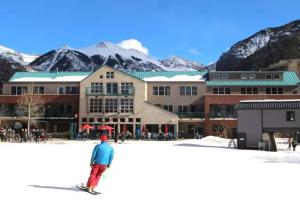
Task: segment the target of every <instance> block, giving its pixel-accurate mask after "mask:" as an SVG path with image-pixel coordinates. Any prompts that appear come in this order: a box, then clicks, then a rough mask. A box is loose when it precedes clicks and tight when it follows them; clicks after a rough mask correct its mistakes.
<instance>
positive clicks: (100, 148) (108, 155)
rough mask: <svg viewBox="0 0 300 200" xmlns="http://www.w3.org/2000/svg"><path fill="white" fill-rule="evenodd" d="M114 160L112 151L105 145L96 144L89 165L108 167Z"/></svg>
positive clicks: (103, 143) (104, 143)
mask: <svg viewBox="0 0 300 200" xmlns="http://www.w3.org/2000/svg"><path fill="white" fill-rule="evenodd" d="M113 158H114V149H113V148H112V147H111V146H110V145H109V144H108V143H107V142H102V143H100V144H97V145H96V146H95V148H94V150H93V153H92V158H91V164H101V165H110V164H111V162H112V160H113Z"/></svg>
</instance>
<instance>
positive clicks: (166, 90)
mask: <svg viewBox="0 0 300 200" xmlns="http://www.w3.org/2000/svg"><path fill="white" fill-rule="evenodd" d="M153 95H155V96H169V95H171V88H170V86H153Z"/></svg>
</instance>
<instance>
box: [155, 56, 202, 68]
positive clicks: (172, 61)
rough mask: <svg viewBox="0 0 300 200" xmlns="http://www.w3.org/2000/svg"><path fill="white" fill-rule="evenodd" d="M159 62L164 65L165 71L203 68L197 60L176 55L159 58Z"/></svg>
mask: <svg viewBox="0 0 300 200" xmlns="http://www.w3.org/2000/svg"><path fill="white" fill-rule="evenodd" d="M160 62H161V64H162V65H164V66H165V68H166V69H167V71H195V70H204V68H205V66H204V65H202V64H200V63H198V62H195V61H189V60H186V59H184V58H179V57H176V56H170V57H169V58H167V59H165V60H161V61H160Z"/></svg>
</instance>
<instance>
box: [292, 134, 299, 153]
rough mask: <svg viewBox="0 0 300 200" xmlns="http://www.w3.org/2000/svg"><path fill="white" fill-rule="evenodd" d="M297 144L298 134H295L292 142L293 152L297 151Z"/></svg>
mask: <svg viewBox="0 0 300 200" xmlns="http://www.w3.org/2000/svg"><path fill="white" fill-rule="evenodd" d="M297 144H298V142H297V134H295V135H294V137H293V141H292V146H293V151H296V147H297Z"/></svg>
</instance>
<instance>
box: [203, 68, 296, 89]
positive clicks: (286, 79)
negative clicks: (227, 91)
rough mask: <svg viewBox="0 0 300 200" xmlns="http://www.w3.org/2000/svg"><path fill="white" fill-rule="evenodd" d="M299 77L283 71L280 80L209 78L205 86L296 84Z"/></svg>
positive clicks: (294, 73)
mask: <svg viewBox="0 0 300 200" xmlns="http://www.w3.org/2000/svg"><path fill="white" fill-rule="evenodd" d="M299 82H300V81H299V78H298V76H297V74H296V72H291V71H287V72H283V79H282V80H255V79H253V80H241V79H237V80H228V79H227V80H211V81H207V86H297V84H298V83H299Z"/></svg>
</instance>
